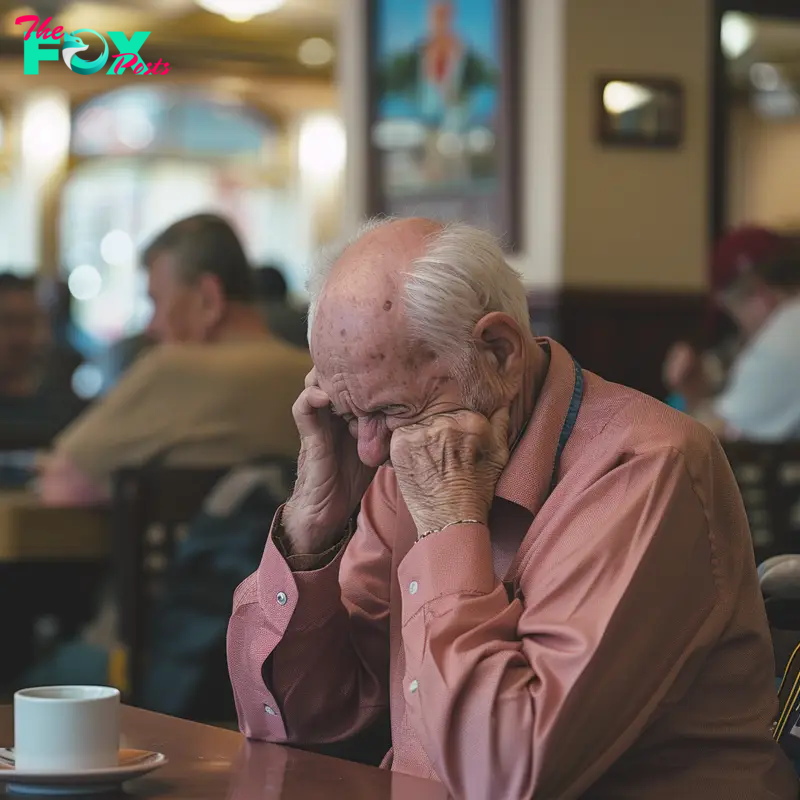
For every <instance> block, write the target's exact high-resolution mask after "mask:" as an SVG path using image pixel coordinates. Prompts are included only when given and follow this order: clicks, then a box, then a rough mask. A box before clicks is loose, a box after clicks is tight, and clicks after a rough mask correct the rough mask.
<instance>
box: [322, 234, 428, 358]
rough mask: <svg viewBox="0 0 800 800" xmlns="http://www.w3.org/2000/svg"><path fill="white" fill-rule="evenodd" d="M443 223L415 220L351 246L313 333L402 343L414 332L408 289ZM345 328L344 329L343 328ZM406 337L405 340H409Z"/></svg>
mask: <svg viewBox="0 0 800 800" xmlns="http://www.w3.org/2000/svg"><path fill="white" fill-rule="evenodd" d="M442 230H443V225H442V224H441V223H438V222H435V221H433V220H428V219H422V218H413V219H401V220H391V221H389V222H384V223H383V224H379V225H377V226H376V227H374V228H372V229H371V230H369V231H367V233H365V234H364V235H363V236H361V237H360V238H358V239H357V240H356V241H355V242H353V243H352V244H350V245H349V246H348V247H346V248H345V249H344V250H343V251H342V253H341V255H340V256H339V258H337V259H336V261H335V262H334V264H333V266H332V268H331V271H330V273H329V274H328V277H327V280H326V282H325V286H324V289H323V290H322V293H321V294H320V297H319V301H318V305H317V309H316V313H315V324H314V326H313V328H312V336H311V345H312V353H313V352H314V350H315V346H314V343H315V339H316V338H317V337H316V334H317V333H320V334H322V333H324V334H325V338H326V339H328V336H329V334H330V333H331V332H332V328H335V327H336V326H337V325H339V327H338V328H337V330H338V336H337V337H334V338H338V339H339V340H340V341H341V342H343V343H344V341H345V340H350V341H351V342H352V340H353V339H354V338H355V339H359V340H360V339H362V338H366V339H370V340H372V341H373V342H377V341H378V340H382V339H384V338H385V337H387V336H391V337H393V338H395V339H400V338H401V337H403V334H405V333H407V332H408V329H407V326H406V325H405V321H404V318H403V302H402V301H403V287H404V285H405V281H406V279H407V276H408V274H409V272H410V270H411V268H412V265H413V263H414V261H415V260H416V259H418V258H421V257H422V256H423V255H424V254H425V252H426V249H427V245H428V243H429V242H430V240H431V238H432V237H434V236H435V235H436V234H438V233H440V232H441V231H442ZM340 323H341V324H340ZM403 338H404V337H403Z"/></svg>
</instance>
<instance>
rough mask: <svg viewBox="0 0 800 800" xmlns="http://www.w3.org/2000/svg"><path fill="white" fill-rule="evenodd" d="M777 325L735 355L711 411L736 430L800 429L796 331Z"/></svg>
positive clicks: (774, 437) (773, 437)
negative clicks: (724, 386)
mask: <svg viewBox="0 0 800 800" xmlns="http://www.w3.org/2000/svg"><path fill="white" fill-rule="evenodd" d="M785 327H786V326H776V327H775V329H774V330H772V329H771V330H769V331H767V332H765V333H764V334H763V335H762V338H761V339H756V341H755V342H754V343H753V345H751V347H750V348H748V349H747V350H745V351H744V352H743V353H742V355H741V356H740V357H739V359H738V361H737V362H736V364H735V365H734V368H733V370H732V372H731V376H730V382H729V384H728V386H727V387H726V389H725V391H724V392H723V393H722V394H721V395H720V396H719V397H718V398H717V399H716V401H715V402H714V412H715V413H716V415H717V416H718V417H720V418H721V419H723V420H724V421H725V423H727V425H728V426H729V427H730V428H731V429H733V431H735V432H736V433H737V434H738V435H739V436H742V437H745V438H749V439H755V440H760V441H780V440H782V439H786V438H787V437H791V436H793V435H794V434H795V433H796V432H797V431H800V359H798V355H797V353H798V351H797V340H796V336H797V335H796V333H794V332H791V331H789V330H788V329H787V330H785V329H784V328H785Z"/></svg>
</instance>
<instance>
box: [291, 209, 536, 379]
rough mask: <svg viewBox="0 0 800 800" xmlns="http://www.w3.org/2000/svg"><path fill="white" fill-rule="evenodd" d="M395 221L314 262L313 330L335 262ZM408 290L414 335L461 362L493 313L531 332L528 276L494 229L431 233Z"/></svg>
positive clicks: (409, 275) (374, 224)
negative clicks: (476, 332) (510, 260)
mask: <svg viewBox="0 0 800 800" xmlns="http://www.w3.org/2000/svg"><path fill="white" fill-rule="evenodd" d="M391 221H392V219H390V218H386V217H380V218H376V219H372V220H370V221H369V222H367V223H366V224H365V225H363V226H362V227H361V229H360V230H359V231H358V232H357V233H356V235H355V236H353V237H351V238H350V239H348V240H347V241H346V242H345V243H344V244H339V245H338V246H334V247H331V248H326V249H325V250H323V251H322V252H321V254H320V257H319V258H318V260H317V261H316V262H315V264H314V265H313V266H312V268H311V271H310V273H309V278H308V281H307V284H306V288H307V290H308V293H309V299H310V304H309V311H308V331H309V338H310V336H311V328H312V326H313V324H314V315H315V312H316V306H317V303H318V302H319V298H320V295H321V294H322V291H323V289H324V288H325V283H326V281H327V279H328V276H329V275H330V272H331V269H332V268H333V265H334V264H335V263H336V261H338V259H339V258H340V257H341V256H342V255H343V253H344V252H345V250H347V248H348V247H350V246H351V245H352V244H354V243H355V242H357V241H358V240H359V239H360V238H361V237H363V236H364V235H365V234H367V233H369V232H371V231H373V230H375V229H376V228H379V227H380V226H382V225H385V224H388V223H389V222H391ZM405 277H406V281H405V285H404V287H403V288H404V291H403V299H404V304H405V312H406V319H407V322H408V326H409V331H410V333H411V335H412V337H413V338H414V339H415V340H416V341H419V342H425V343H426V344H427V345H428V346H430V347H431V348H432V349H433V351H434V352H435V353H436V355H437V356H439V357H440V358H444V359H446V360H450V361H452V362H453V363H454V364H457V365H465V362H466V363H467V364H468V363H469V362H470V360H471V355H472V352H471V347H470V343H471V340H472V331H473V330H474V328H475V325H476V324H477V322H478V320H480V319H481V318H482V317H484V316H486V314H490V313H492V312H493V311H500V312H504V313H506V314H508V315H509V316H510V317H511V318H512V319H514V320H515V321H516V322H517V323H519V325H520V326H522V328H523V329H525V330H530V314H529V311H528V299H527V294H526V291H525V286H524V284H523V283H522V278H521V276H520V275H519V273H518V272H516V271H515V270H514V269H513V268H512V267H511V266H510V265H509V264H508V262H507V261H506V259H505V255H504V254H503V250H502V248H501V247H500V244H499V243H498V241H497V240H496V239H495V238H494V236H492V235H491V234H490V233H487V232H486V231H483V230H480V229H479V228H474V227H472V226H470V225H464V224H461V223H450V224H447V225H445V226H444V228H442V230H441V231H439V232H438V233H436V234H434V235H432V236H430V237H429V239H428V242H427V247H426V249H425V253H424V255H422V256H421V257H419V258H417V259H415V260H414V261H412V262H411V265H410V268H409V270H408V272H406V273H405Z"/></svg>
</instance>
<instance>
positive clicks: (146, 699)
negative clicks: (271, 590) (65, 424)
mask: <svg viewBox="0 0 800 800" xmlns="http://www.w3.org/2000/svg"><path fill="white" fill-rule="evenodd" d="M294 476H295V463H294V461H288V460H285V459H258V460H257V461H256V462H253V463H249V464H245V465H236V466H235V467H224V468H215V469H192V468H174V467H165V466H155V467H154V466H145V467H141V468H138V469H128V470H122V471H121V472H119V473H118V474H117V475H116V476H115V480H114V491H113V499H112V510H111V518H112V531H113V556H112V557H113V559H114V566H115V569H114V572H115V575H116V580H117V586H116V589H117V591H116V594H117V598H118V603H117V607H118V615H119V616H118V638H119V641H120V643H121V647H120V648H119V649H118V650H117V651H116V652H115V653H112V658H111V662H110V665H109V671H110V682H111V683H112V684H113V685H115V686H117V687H118V688H120V689H121V690H122V691H123V694H124V697H125V699H126V701H127V702H129V703H131V704H134V705H137V704H142V705H146V706H147V707H148V708H149V707H150V705H149V703H153V702H154V703H156V705H158V704H159V703H163V702H164V698H163V696H162V697H161V700H158V699H153V691H154V687H157V686H160V685H161V683H162V682H163V681H161V679H160V676H162V675H163V672H162V671H158V670H163V668H164V664H165V662H164V657H165V655H164V643H165V640H164V638H163V635H164V634H163V623H164V622H165V620H171V621H174V620H175V614H176V613H178V614H185V610H186V608H187V605H186V604H187V602H188V604H189V609H190V611H191V614H192V618H193V620H194V622H193V623H192V624H197V623H198V619H199V620H203V619H206V618H207V619H208V621H209V623H210V624H212V625H217V624H218V623H219V614H220V613H221V612H220V609H219V608H217V606H219V603H220V602H222V603H223V605H224V612H222V613H223V616H224V618H225V620H227V616H228V614H229V613H230V608H231V603H232V595H233V590H234V588H235V585H231V586H230V587H228V586H227V584H228V583H230V574H229V573H228V572H227V570H228V569H229V568H230V560H231V559H237V558H239V559H242V550H241V547H242V536H244V539H245V541H246V542H247V547H246V551H247V552H248V553H249V555H247V556H246V557H245V558H244V559H243V560H239V561H236V563H237V564H238V566H239V568H240V569H241V568H246V569H247V572H246V573H244V574H242V575H241V576H240V577H238V578H237V579H236V583H238V582H239V580H241V579H243V578H244V577H245V575H246V574H249V572H251V571H252V570H254V569H255V568H256V567H257V565H258V560H259V559H260V556H261V551H262V549H263V545H264V541H265V540H266V536H267V533H268V531H269V525H270V521H271V519H272V515H273V514H274V512H275V511H276V510H277V508H278V507H279V505H280V504H281V503H283V502H285V500H286V498H287V497H288V493H289V491H290V488H291V485H292V482H293V480H294ZM255 486H259V487H260V488H261V490H262V494H261V495H260V497H262V500H260V501H259V503H258V505H257V512H256V519H257V530H256V531H254V532H251V531H250V530H249V528H244V529H243V528H242V527H241V526H242V524H243V523H242V521H241V519H240V517H238V516H237V517H236V519H237V522H236V523H234V522H232V520H233V519H234V518H233V517H231V521H230V522H229V520H228V515H229V514H230V513H231V512H232V511H234V510H235V509H237V508H239V502H240V501H239V498H242V499H243V498H244V497H246V496H249V493H250V491H251V489H252V488H254V487H255ZM201 511H203V512H204V516H203V518H202V520H203V521H202V524H201V525H200V527H194V528H192V530H193V531H194V533H195V536H199V538H196V539H186V534H187V533H188V532H189V529H190V524H191V523H193V522H194V521H195V520H197V521H198V522H200V520H201V515H200V512H201ZM262 514H263V517H264V519H263V525H262V519H261V517H262ZM212 518H213V519H221V520H222V521H221V523H213V525H212V530H213V531H215V532H214V534H213V537H212V539H211V540H209V539H208V538H206V537H207V536H208V528H209V519H212ZM249 519H250V520H252V519H253V518H252V516H251V517H249ZM250 524H255V523H253V522H252V521H251V523H250ZM218 525H219V526H220V527H217V526H218ZM226 526H230V538H228V537H227V536H226V535H224V534H226V533H227V531H228V528H227V527H226ZM201 531H203V532H202V533H201ZM220 531H221V532H222V533H223V535H222V536H221V537H219V538H218V535H219V532H220ZM262 534H263V540H262V539H261V538H259V537H261V535H262ZM256 539H258V541H256ZM184 541H185V546H183V547H181V549H180V550H178V551H177V553H178V554H181V553H182V555H181V560H180V561H179V562H174V563H173V556H174V555H175V554H176V548H177V547H178V546H180V545H181V542H184ZM206 546H209V547H211V548H212V550H211V551H206V550H205V549H203V548H205V547H206ZM198 547H200V548H201V549H202V551H203V553H205V554H206V555H203V556H201V558H202V559H203V561H202V563H203V564H204V565H205V566H203V567H202V569H203V570H209V569H210V570H211V572H208V571H206V572H203V573H202V574H203V575H204V576H205V577H204V578H198V576H197V574H194V573H193V572H192V570H193V569H194V567H191V566H189V564H191V563H196V562H187V561H186V560H185V559H186V557H187V556H186V553H187V552H195V553H196V552H197V548H198ZM187 548H188V551H187ZM220 548H221V549H220ZM237 548H238V549H237ZM209 552H210V553H216V554H217V555H216V556H211V557H212V559H216V558H217V557H222V560H223V561H224V562H225V564H226V566H225V567H221V566H214V565H213V564H214V562H213V561H212V562H208V561H207V560H205V559H206V558H207V556H208V554H209ZM187 570H189V572H187ZM237 574H238V573H237ZM165 579H168V580H169V586H167V580H165ZM198 580H201V581H208V582H209V583H201V584H199V585H198V583H197V581H198ZM204 587H205V588H204ZM228 590H229V591H230V597H228ZM198 591H199V594H197V592H198ZM187 592H188V593H189V594H188V596H187ZM220 592H223V595H220V594H219V593H220ZM191 597H194V599H193V600H192V599H187V598H191ZM212 597H216V598H217V599H216V600H215V601H214V602H213V603H212V606H214V607H215V608H216V610H215V611H213V610H211V607H207V603H208V601H210V599H211V598H212ZM214 603H215V604H216V605H214ZM180 609H184V611H181V610H180ZM154 610H158V613H159V616H158V617H156V616H154V613H153V612H154ZM207 615H210V616H207ZM214 620H216V622H214ZM168 624H173V622H170V623H168ZM201 624H202V625H205V623H201ZM156 630H161V633H159V634H156V638H151V637H152V636H153V635H154V632H155V631H156ZM184 630H188V629H186V628H184ZM192 630H194V628H192ZM204 631H205V628H204ZM179 639H180V637H179ZM154 647H155V650H153V649H152V648H154ZM167 657H169V656H167ZM167 663H170V664H172V663H174V662H172V661H170V662H167ZM193 663H195V664H200V663H202V664H204V665H205V669H204V673H203V674H204V675H205V676H206V677H205V680H206V681H207V682H208V685H207V686H206V684H203V685H202V686H203V688H202V689H200V690H198V693H197V694H198V696H199V700H198V702H197V704H196V707H195V706H192V708H193V709H194V710H190V711H186V712H185V713H186V716H188V717H190V718H192V719H197V720H198V721H204V722H215V723H216V722H222V721H225V720H226V719H227V717H226V716H220V714H228V713H229V712H230V714H232V715H233V714H234V712H233V698H232V695H231V697H230V698H228V699H229V700H230V702H228V701H227V700H226V698H222V697H219V695H222V694H225V692H226V690H227V693H228V694H230V686H229V683H228V679H227V664H226V659H225V642H224V628H223V633H222V635H221V638H220V640H219V641H218V642H216V641H215V643H214V646H213V652H210V651H207V652H206V655H204V656H202V657H201V660H200V661H197V660H195V661H194V662H193ZM156 665H160V667H158V668H157V667H156ZM154 670H156V671H154ZM157 676H158V677H157ZM220 676H222V677H220ZM184 677H186V676H185V675H184ZM178 679H179V678H178ZM188 685H189V684H187V683H185V682H184V686H188ZM206 689H207V691H206ZM159 693H160V692H159V691H156V694H159ZM178 696H180V695H175V694H174V693H172V694H171V697H172V699H171V700H169V702H175V698H176V697H178ZM211 696H213V697H211ZM203 698H208V699H203ZM212 700H214V702H211V701H212ZM201 707H202V708H201ZM209 709H210V710H209ZM152 710H163V709H162V708H154V709H152ZM169 713H178V712H177V711H174V710H172V709H171V710H170V711H169ZM208 714H212V715H213V716H211V717H209V716H202V718H201V717H200V716H193V715H208Z"/></svg>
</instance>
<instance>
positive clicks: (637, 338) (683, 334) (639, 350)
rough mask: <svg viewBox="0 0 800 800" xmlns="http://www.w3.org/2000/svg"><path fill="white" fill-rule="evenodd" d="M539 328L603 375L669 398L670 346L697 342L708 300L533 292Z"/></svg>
mask: <svg viewBox="0 0 800 800" xmlns="http://www.w3.org/2000/svg"><path fill="white" fill-rule="evenodd" d="M529 307H530V310H531V322H532V325H533V328H534V331H535V332H536V333H538V334H541V335H546V336H552V337H553V338H555V339H557V340H558V341H560V342H561V343H562V344H563V345H564V346H565V347H566V348H567V349H568V350H569V351H570V352H571V353H572V354H573V355H574V356H575V358H577V359H578V361H579V362H580V364H581V366H583V367H584V368H586V369H588V370H591V371H592V372H596V373H597V374H598V375H601V376H602V377H603V378H606V379H607V380H610V381H615V382H617V383H622V384H625V385H626V386H631V387H633V388H634V389H638V390H639V391H642V392H646V393H647V394H650V395H653V396H655V397H664V395H665V393H666V392H665V388H664V385H663V383H662V382H661V366H662V364H663V361H664V356H665V355H666V352H667V349H668V347H669V346H670V344H671V343H672V342H674V341H677V340H679V339H689V340H692V341H697V340H698V339H699V338H700V336H701V333H702V325H703V322H704V320H705V310H706V298H705V295H703V294H695V293H686V294H683V293H680V294H679V293H666V294H665V293H662V292H658V293H656V292H628V291H609V290H600V289H598V290H589V289H569V288H566V289H563V290H561V291H560V292H558V293H553V292H545V293H538V292H532V293H531V294H530V296H529Z"/></svg>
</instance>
